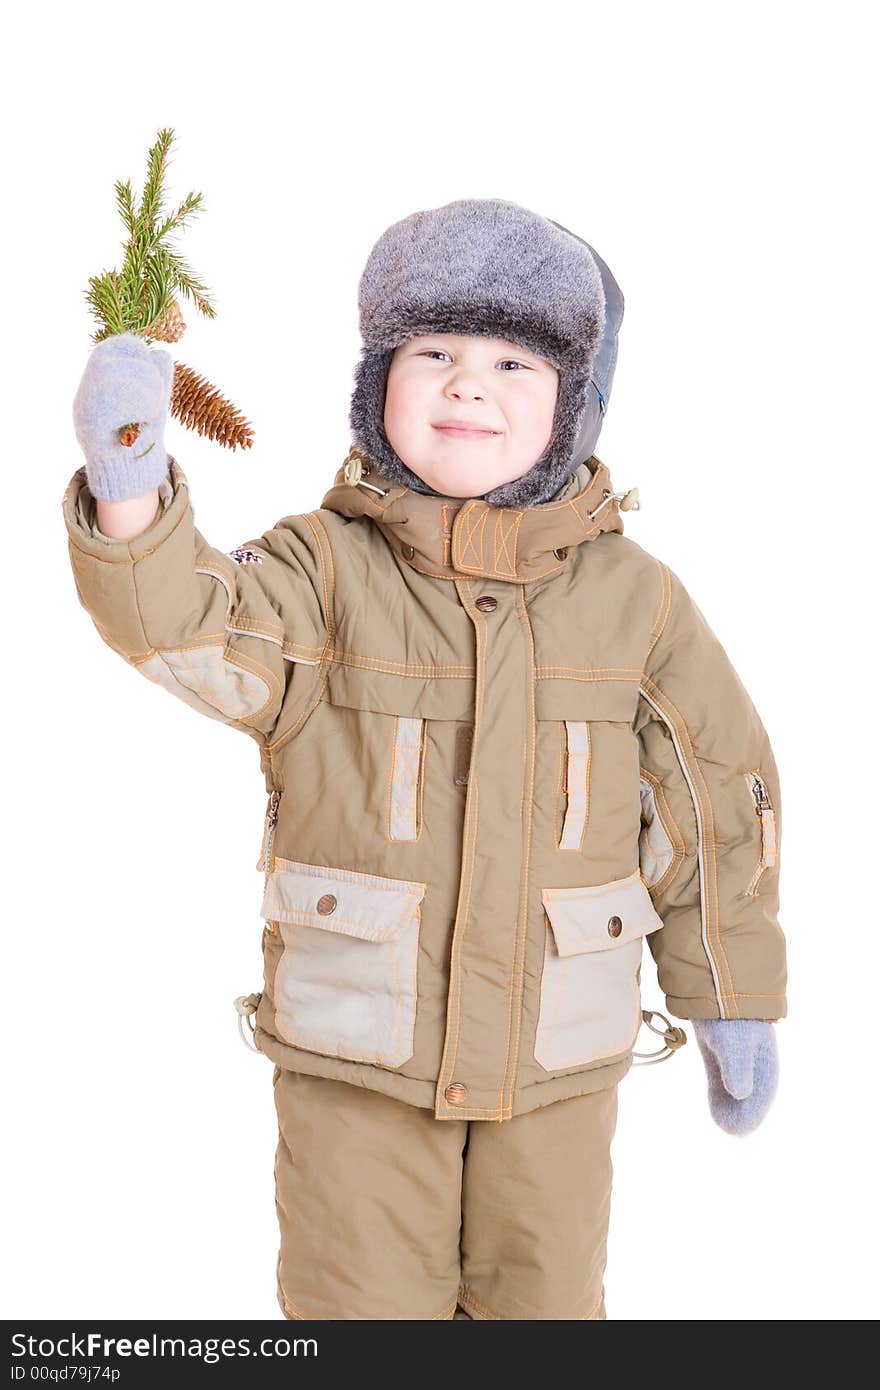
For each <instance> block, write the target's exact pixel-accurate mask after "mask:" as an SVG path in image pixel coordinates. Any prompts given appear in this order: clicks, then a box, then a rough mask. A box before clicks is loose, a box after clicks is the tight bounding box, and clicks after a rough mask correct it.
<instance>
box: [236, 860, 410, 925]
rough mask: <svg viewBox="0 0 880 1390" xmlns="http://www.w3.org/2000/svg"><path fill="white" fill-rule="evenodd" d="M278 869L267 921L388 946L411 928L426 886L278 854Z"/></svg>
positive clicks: (269, 888) (270, 886) (266, 902)
mask: <svg viewBox="0 0 880 1390" xmlns="http://www.w3.org/2000/svg"><path fill="white" fill-rule="evenodd" d="M274 865H275V867H274V868H273V870H272V872H271V873H270V874H269V876H268V880H267V882H266V892H265V895H264V897H263V906H262V908H261V909H260V911H261V915H262V916H263V917H265V918H266V920H267V921H269V922H300V923H302V924H304V925H305V926H308V927H321V928H323V929H324V930H325V931H332V932H341V933H343V934H344V935H345V936H359V937H361V938H362V939H363V940H364V941H390V940H391V938H392V937H394V936H397V935H398V934H399V933H400V932H402V931H403V930H404V929H405V928H406V927H408V926H410V925H411V923H412V921H413V919H414V918H415V916H416V914H417V912H418V907H419V903H420V902H421V900H422V898H423V897H424V895H425V888H426V887H427V885H426V884H424V883H409V882H407V881H406V880H405V879H400V878H381V877H379V876H378V875H377V874H361V873H356V872H355V871H354V870H353V869H336V868H329V867H326V866H324V865H321V864H298V863H296V862H295V861H294V860H292V859H281V858H279V857H278V856H277V855H276V857H275V860H274ZM319 903H320V904H321V907H320V908H319V906H318V904H319Z"/></svg>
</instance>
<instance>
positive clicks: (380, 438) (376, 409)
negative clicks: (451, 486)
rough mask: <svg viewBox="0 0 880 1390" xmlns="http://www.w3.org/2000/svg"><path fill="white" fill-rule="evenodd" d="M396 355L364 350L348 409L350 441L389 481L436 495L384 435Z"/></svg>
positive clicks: (389, 349)
mask: <svg viewBox="0 0 880 1390" xmlns="http://www.w3.org/2000/svg"><path fill="white" fill-rule="evenodd" d="M393 356H394V349H393V348H388V349H386V350H385V351H380V352H374V351H372V350H371V349H369V348H364V349H363V350H362V352H361V357H360V361H359V362H358V364H357V368H356V370H355V384H354V390H353V391H352V394H351V406H350V409H349V428H350V433H351V440H352V443H353V444H354V445H355V447H356V448H357V449H359V450H360V452H361V453H363V454H366V455H367V457H368V458H371V459H372V460H373V462H374V463H375V464H376V467H377V468H378V469H379V472H380V473H381V474H382V476H383V478H386V479H387V480H388V482H390V483H396V484H397V486H398V487H409V488H412V489H413V491H414V492H424V493H433V491H434V489H433V488H432V487H429V486H428V484H427V483H426V482H425V481H424V480H423V479H422V478H420V477H419V476H418V474H417V473H413V471H412V469H410V468H407V466H406V464H405V463H404V462H403V459H401V458H398V456H397V454H396V453H395V452H394V450H393V449H392V447H391V445H390V443H389V442H388V436H387V434H386V433H385V425H384V419H385V392H386V390H387V387H388V372H389V370H390V368H391V359H392V357H393Z"/></svg>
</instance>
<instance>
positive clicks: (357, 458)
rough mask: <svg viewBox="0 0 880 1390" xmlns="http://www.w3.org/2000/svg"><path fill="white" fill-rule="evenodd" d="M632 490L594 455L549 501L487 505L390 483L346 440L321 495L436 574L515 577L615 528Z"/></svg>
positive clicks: (554, 562) (553, 567) (557, 561)
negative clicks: (368, 522) (619, 484)
mask: <svg viewBox="0 0 880 1390" xmlns="http://www.w3.org/2000/svg"><path fill="white" fill-rule="evenodd" d="M621 498H623V500H624V510H626V509H627V507H628V506H637V505H638V503H637V500H636V498H637V494H636V493H635V490H632V491H631V492H630V493H627V494H626V496H625V497H624V495H623V494H622V493H615V492H614V490H613V487H612V484H611V477H610V474H609V471H608V468H607V467H606V465H605V464H604V463H602V462H601V461H600V460H599V459H598V458H596V456H595V455H593V456H592V457H591V458H589V459H587V460H586V462H584V463H581V464H579V465H578V467H577V469H576V470H575V472H574V473H573V474H572V476H571V478H569V479H568V481H567V482H566V484H565V485H564V487H562V488H560V490H559V492H558V493H557V494H556V496H555V497H554V498H553V499H552V500H551V501H549V502H542V503H538V504H537V505H536V506H533V507H492V506H490V505H489V503H488V502H484V501H483V500H482V498H461V497H441V496H432V495H430V494H427V493H420V492H414V491H413V489H412V488H408V487H401V486H399V485H397V484H392V483H390V482H389V481H388V479H387V478H383V476H382V474H381V473H380V471H379V468H378V466H377V464H376V463H375V461H374V460H373V459H371V458H370V457H369V456H368V455H367V454H365V453H364V452H363V451H362V450H359V449H356V448H355V447H354V446H352V447H351V448H350V449H349V452H348V454H347V456H346V458H345V460H344V462H343V464H342V466H341V467H340V469H339V470H338V472H337V474H336V478H335V481H334V483H333V486H332V487H331V488H330V489H329V491H328V492H327V493H326V495H325V497H324V500H323V501H322V503H321V506H322V507H327V508H329V509H330V510H331V511H334V512H339V513H340V514H341V515H342V516H351V517H355V516H369V517H371V518H372V520H373V521H374V522H375V523H376V525H377V526H378V527H379V529H380V530H381V531H382V532H383V534H384V535H385V538H386V540H387V541H388V542H389V544H390V545H391V546H392V548H393V549H394V550H395V551H396V552H397V553H399V554H400V555H401V556H402V557H403V559H404V560H406V561H408V562H409V563H410V564H411V565H412V566H413V568H414V569H418V570H420V571H421V572H422V573H424V574H431V575H435V576H437V577H439V578H442V579H454V578H461V577H464V576H467V575H470V576H473V577H478V578H483V579H506V580H510V581H512V582H514V583H517V584H524V583H528V582H529V581H531V580H534V579H540V578H542V577H543V576H544V575H546V574H552V573H554V572H555V571H558V570H562V569H564V568H565V565H566V563H567V559H568V552H569V548H570V547H571V546H575V545H580V544H581V542H583V541H591V540H594V539H595V538H596V536H598V535H600V534H601V533H602V532H603V531H622V530H623V518H622V517H621V515H620V507H619V505H618V502H619V499H621Z"/></svg>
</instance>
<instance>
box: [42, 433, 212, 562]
mask: <svg viewBox="0 0 880 1390" xmlns="http://www.w3.org/2000/svg"><path fill="white" fill-rule="evenodd" d="M158 486H159V505H158V506H157V508H156V513H155V516H154V517H153V520H152V521H151V522H150V524H149V526H148V527H147V528H146V529H145V530H144V531H141V532H139V533H138V535H136V536H131V537H130V538H129V539H128V540H119V539H117V538H114V537H112V536H105V535H104V533H103V531H101V530H100V528H99V527H98V523H97V506H96V504H95V499H94V497H93V496H92V494H91V492H90V491H89V486H88V480H87V477H86V470H85V467H84V466H83V467H81V468H78V469H77V470H76V472H75V473H74V475H73V477H72V478H71V479H70V482H69V483H68V485H67V488H66V490H65V493H64V497H63V499H62V504H61V505H62V511H63V514H64V522H65V525H66V527H67V531H68V534H69V536H70V538H71V540H72V541H73V542H74V543H75V544H76V545H77V546H78V547H79V549H80V550H84V551H86V552H87V553H88V554H89V555H93V556H95V557H96V558H97V559H102V560H110V561H112V560H139V559H140V558H141V557H142V556H143V555H145V554H147V553H148V552H149V551H151V550H155V548H156V546H157V545H159V544H160V543H161V542H162V541H163V540H164V539H165V538H166V536H168V535H170V534H171V532H172V531H173V530H174V529H175V527H176V526H177V524H178V523H179V521H180V519H181V517H182V516H183V514H184V513H185V511H186V510H187V508H188V507H189V505H190V502H189V485H188V483H187V479H186V475H185V473H184V472H183V470H182V468H181V467H180V465H179V463H178V462H177V460H176V459H175V458H173V457H172V456H171V455H170V454H169V456H168V477H167V478H163V479H162V481H161V482H160V483H159V485H158Z"/></svg>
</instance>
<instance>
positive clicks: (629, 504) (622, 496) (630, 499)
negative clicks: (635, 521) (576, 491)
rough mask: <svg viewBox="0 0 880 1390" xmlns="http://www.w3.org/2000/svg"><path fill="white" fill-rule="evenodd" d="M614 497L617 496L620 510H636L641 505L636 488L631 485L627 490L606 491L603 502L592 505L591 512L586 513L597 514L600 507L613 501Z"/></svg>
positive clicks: (593, 515) (594, 515)
mask: <svg viewBox="0 0 880 1390" xmlns="http://www.w3.org/2000/svg"><path fill="white" fill-rule="evenodd" d="M615 498H617V501H618V502H619V503H620V510H621V511H622V512H637V511H638V510H639V508H640V506H641V503H640V502H639V490H638V488H637V487H631V488H630V489H629V492H609V493H607V494H606V496H605V500H604V501H603V502H600V503H599V505H598V507H594V508H593V510H592V511H591V512H588V513H587V515H588V516H590V517H596V516H598V515H599V513H600V512H601V510H602V508H603V507H607V506H608V503H609V502H613V501H614V499H615Z"/></svg>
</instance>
